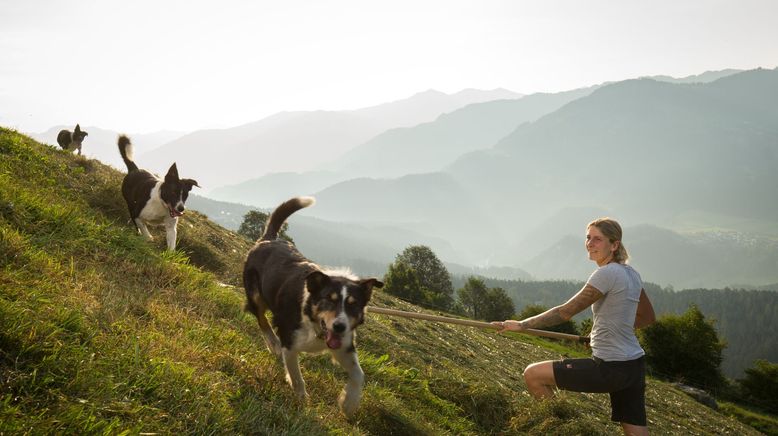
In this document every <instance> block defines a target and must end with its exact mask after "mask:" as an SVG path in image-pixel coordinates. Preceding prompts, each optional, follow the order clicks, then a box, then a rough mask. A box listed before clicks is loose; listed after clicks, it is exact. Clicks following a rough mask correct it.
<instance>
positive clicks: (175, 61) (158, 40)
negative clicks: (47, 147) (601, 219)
mask: <svg viewBox="0 0 778 436" xmlns="http://www.w3.org/2000/svg"><path fill="white" fill-rule="evenodd" d="M776 41H778V2H775V1H773V0H762V1H759V0H738V1H729V0H727V1H722V0H699V1H698V0H687V1H677V0H652V1H634V0H613V1H603V0H592V1H581V0H560V1H555V0H541V1H534V0H528V1H523V0H508V1H498V0H494V1H493V0H473V1H457V0H445V1H438V0H422V1H419V0H411V1H405V0H392V1H385V2H378V1H365V0H332V1H322V0H319V1H315V0H311V1H298V0H285V1H272V2H270V1H264V0H254V1H250V0H245V1H239V0H219V1H214V0H208V1H202V0H186V1H178V0H164V1H159V0H136V1H129V2H128V1H115V0H0V125H2V126H4V127H11V128H15V129H18V130H20V131H23V132H42V131H44V130H47V129H48V128H50V127H52V126H55V125H74V124H75V123H80V124H81V125H82V126H98V127H101V128H105V129H111V130H116V131H120V132H128V133H149V132H153V131H158V130H176V131H193V130H198V129H204V128H226V127H233V126H237V125H241V124H245V123H248V122H252V121H257V120H260V119H262V118H265V117H267V116H270V115H272V114H274V113H277V112H280V111H294V110H345V109H358V108H362V107H368V106H373V105H377V104H381V103H386V102H389V101H394V100H400V99H404V98H407V97H410V96H411V95H413V94H415V93H418V92H422V91H425V90H429V89H435V90H438V91H442V92H446V93H455V92H458V91H460V90H462V89H466V88H477V89H494V88H505V89H509V90H511V91H515V92H519V93H524V94H529V93H534V92H556V91H563V90H569V89H574V88H578V87H583V86H589V85H594V84H599V83H603V82H606V81H614V80H623V79H629V78H635V77H641V76H650V75H659V74H662V75H670V76H674V77H685V76H689V75H693V74H699V73H702V72H704V71H712V70H722V69H726V68H736V69H752V68H757V67H763V68H775V67H776V66H778V44H776Z"/></svg>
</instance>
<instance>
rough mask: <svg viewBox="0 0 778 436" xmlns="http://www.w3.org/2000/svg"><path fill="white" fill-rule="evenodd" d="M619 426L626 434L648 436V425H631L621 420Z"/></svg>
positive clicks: (629, 435)
mask: <svg viewBox="0 0 778 436" xmlns="http://www.w3.org/2000/svg"><path fill="white" fill-rule="evenodd" d="M621 428H622V429H623V430H624V434H625V435H627V436H648V427H644V426H642V425H632V424H627V423H626V422H622V423H621Z"/></svg>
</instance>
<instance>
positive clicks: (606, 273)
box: [586, 264, 616, 295]
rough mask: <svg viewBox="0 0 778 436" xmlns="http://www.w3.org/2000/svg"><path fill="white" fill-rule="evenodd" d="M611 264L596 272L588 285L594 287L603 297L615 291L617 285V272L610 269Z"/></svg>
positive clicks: (591, 276)
mask: <svg viewBox="0 0 778 436" xmlns="http://www.w3.org/2000/svg"><path fill="white" fill-rule="evenodd" d="M610 265H611V264H608V265H605V266H603V267H601V268H597V269H596V270H594V272H593V273H592V275H590V276H589V280H587V281H586V283H587V284H589V285H592V286H594V287H595V288H596V289H597V290H598V291H600V293H602V294H603V295H605V294H607V293H608V291H610V290H611V289H613V287H614V285H615V284H616V274H615V273H616V270H615V269H614V268H611V267H610Z"/></svg>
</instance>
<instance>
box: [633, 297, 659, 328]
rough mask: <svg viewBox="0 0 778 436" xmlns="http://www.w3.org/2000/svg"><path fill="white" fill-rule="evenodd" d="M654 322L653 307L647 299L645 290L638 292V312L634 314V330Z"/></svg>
mask: <svg viewBox="0 0 778 436" xmlns="http://www.w3.org/2000/svg"><path fill="white" fill-rule="evenodd" d="M654 321H656V316H655V315H654V306H652V305H651V300H649V299H648V295H647V294H646V290H645V289H641V290H640V300H639V301H638V311H637V313H636V314H635V328H636V329H640V328H643V327H646V326H649V325H651V324H653V323H654Z"/></svg>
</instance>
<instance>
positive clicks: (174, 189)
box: [119, 135, 200, 251]
mask: <svg viewBox="0 0 778 436" xmlns="http://www.w3.org/2000/svg"><path fill="white" fill-rule="evenodd" d="M119 153H121V155H122V159H123V160H124V164H125V165H127V175H126V176H124V181H122V195H123V196H124V200H125V201H126V202H127V208H128V209H129V211H130V219H132V222H133V223H135V228H137V229H138V232H139V233H141V234H143V236H145V237H146V239H148V240H151V239H152V237H151V233H149V229H148V228H147V227H146V225H147V224H158V223H163V224H164V225H165V232H166V237H167V248H168V250H171V251H172V250H175V249H176V234H177V231H176V226H177V225H178V217H180V216H181V215H183V214H184V203H186V199H187V197H188V196H189V191H191V190H192V186H197V187H198V188H199V187H200V185H198V184H197V182H196V181H194V180H192V179H179V178H178V169H177V168H176V164H175V163H173V165H171V166H170V169H169V170H168V172H167V175H166V176H165V179H164V180H162V179H160V178H159V177H157V176H156V175H154V174H152V173H150V172H148V171H146V170H141V169H138V166H137V165H135V162H134V161H133V160H132V159H133V156H132V144H131V143H130V138H128V137H126V136H124V135H122V136H120V137H119Z"/></svg>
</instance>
